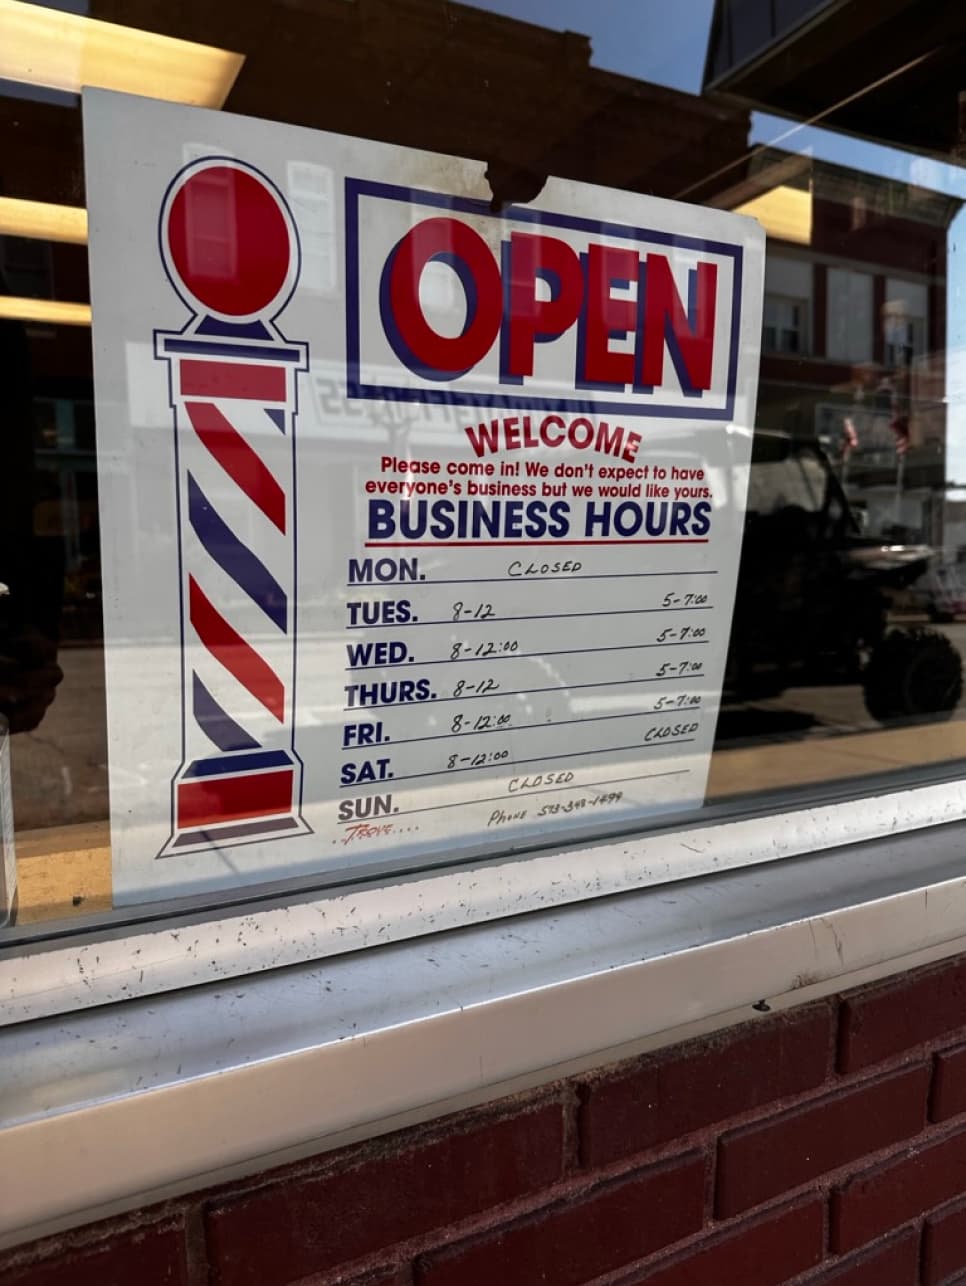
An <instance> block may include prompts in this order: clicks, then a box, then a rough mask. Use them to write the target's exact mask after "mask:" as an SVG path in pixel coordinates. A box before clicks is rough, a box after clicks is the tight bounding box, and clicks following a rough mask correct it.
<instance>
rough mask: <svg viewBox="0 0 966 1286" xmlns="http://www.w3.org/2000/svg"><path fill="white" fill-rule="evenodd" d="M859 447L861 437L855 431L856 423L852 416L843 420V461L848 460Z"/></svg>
mask: <svg viewBox="0 0 966 1286" xmlns="http://www.w3.org/2000/svg"><path fill="white" fill-rule="evenodd" d="M858 445H859V435H858V433H856V431H855V421H854V420H853V419H852V417H851V415H847V416H845V418H844V419H843V420H842V459H843V460H847V459H848V458H849V456H850V455H851V454H852V452H853V451H854V450H855V448H856V447H857V446H858Z"/></svg>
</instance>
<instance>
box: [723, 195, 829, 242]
mask: <svg viewBox="0 0 966 1286" xmlns="http://www.w3.org/2000/svg"><path fill="white" fill-rule="evenodd" d="M735 213H736V214H750V215H751V217H752V218H753V219H757V220H758V222H759V223H760V224H761V226H762V227H763V228H764V229H765V231H766V232H767V233H768V235H769V236H770V237H777V238H778V239H779V240H780V241H797V242H798V243H799V245H803V246H807V245H810V244H811V241H812V194H811V192H807V191H803V190H802V189H801V188H790V187H786V186H785V185H784V184H781V185H779V186H778V187H777V188H772V190H771V191H770V192H763V193H762V194H761V196H756V197H753V198H752V199H751V200H750V201H746V202H745V203H744V205H739V206H736V207H735Z"/></svg>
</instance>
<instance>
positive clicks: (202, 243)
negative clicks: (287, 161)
mask: <svg viewBox="0 0 966 1286" xmlns="http://www.w3.org/2000/svg"><path fill="white" fill-rule="evenodd" d="M163 239H164V242H165V247H164V248H165V250H166V252H167V253H166V258H167V261H168V266H169V269H170V270H171V272H172V274H173V275H174V277H175V278H176V280H175V283H174V284H175V285H176V287H178V288H179V291H180V292H181V293H182V294H184V295H186V296H187V297H188V302H189V303H191V304H192V305H193V306H195V307H198V308H199V310H201V311H204V312H208V313H214V314H216V315H218V316H221V317H225V318H229V319H231V320H232V321H236V322H245V321H250V320H252V319H254V318H257V317H262V316H265V315H266V314H271V313H274V312H277V311H278V310H279V309H280V308H281V306H282V305H283V304H284V302H285V300H286V299H287V297H288V295H289V293H290V292H291V289H292V286H293V285H294V274H293V271H292V270H293V268H294V265H295V263H296V261H297V247H296V245H295V232H294V228H293V227H292V225H291V221H290V218H289V217H288V215H287V212H286V210H285V207H284V205H283V203H282V200H281V198H280V196H279V195H278V194H277V193H276V192H275V190H274V188H273V187H272V185H271V184H269V182H268V181H267V180H266V179H264V178H263V177H262V176H261V175H259V174H257V173H253V172H252V170H251V169H249V168H247V167H244V166H242V165H240V164H238V163H236V162H233V161H229V160H221V161H209V162H207V163H204V164H202V165H201V166H199V168H198V169H197V170H194V171H193V172H189V173H188V174H187V176H186V177H185V178H184V179H183V180H182V182H181V183H180V185H179V186H178V187H177V188H176V189H175V190H174V191H173V193H172V194H171V195H170V196H169V200H168V203H167V211H166V217H165V220H164V224H163Z"/></svg>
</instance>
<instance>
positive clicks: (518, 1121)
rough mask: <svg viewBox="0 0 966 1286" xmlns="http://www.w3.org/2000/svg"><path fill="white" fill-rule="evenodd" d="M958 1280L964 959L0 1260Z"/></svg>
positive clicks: (194, 1275) (30, 1279)
mask: <svg viewBox="0 0 966 1286" xmlns="http://www.w3.org/2000/svg"><path fill="white" fill-rule="evenodd" d="M320 1093H324V1087H320ZM51 1164H52V1165H56V1158H55V1157H52V1158H51ZM7 1178H8V1179H9V1176H7ZM954 1281H956V1282H966V958H959V959H957V960H953V961H951V962H947V963H944V964H942V965H940V966H936V967H932V968H930V969H927V970H922V971H918V972H916V973H911V974H905V975H900V976H899V977H897V978H895V979H893V980H890V981H889V982H887V983H884V984H878V985H876V986H873V987H869V988H865V989H862V990H860V991H856V992H853V993H850V994H848V995H845V996H842V997H837V998H834V999H832V1000H829V1001H827V1002H822V1003H820V1004H815V1005H810V1006H808V1007H806V1008H803V1009H800V1010H793V1011H791V1012H789V1013H787V1014H784V1015H774V1014H762V1015H760V1016H756V1017H755V1020H754V1021H753V1022H749V1023H748V1024H747V1025H745V1026H742V1027H738V1028H732V1029H730V1030H729V1031H727V1032H725V1033H722V1034H721V1035H719V1036H718V1037H715V1038H711V1039H704V1040H701V1041H695V1042H692V1043H689V1044H687V1045H683V1046H676V1047H673V1048H670V1049H666V1050H663V1051H661V1052H659V1053H657V1054H653V1055H649V1056H647V1057H644V1058H640V1059H636V1060H634V1061H633V1062H630V1063H625V1064H622V1065H620V1066H617V1067H608V1068H603V1069H601V1070H600V1071H599V1072H597V1073H595V1074H593V1075H590V1076H584V1077H579V1078H575V1079H573V1080H567V1081H560V1082H556V1083H554V1084H551V1085H548V1086H545V1087H544V1088H542V1089H541V1090H539V1091H535V1092H533V1093H529V1094H527V1095H524V1096H520V1097H516V1098H513V1099H507V1100H503V1101H502V1102H498V1103H495V1104H492V1105H491V1106H489V1107H487V1108H485V1109H476V1110H473V1111H469V1112H466V1113H463V1114H460V1115H458V1116H452V1117H448V1118H445V1119H443V1120H440V1121H436V1122H433V1123H431V1124H429V1125H424V1126H421V1127H418V1128H415V1129H410V1130H406V1131H403V1132H400V1133H398V1134H394V1135H389V1136H385V1137H383V1138H381V1139H378V1140H373V1141H372V1142H369V1143H366V1144H363V1145H359V1146H355V1147H353V1148H350V1149H346V1150H343V1151H340V1152H335V1153H328V1154H324V1155H322V1156H320V1157H318V1158H316V1159H314V1160H312V1161H308V1162H302V1163H300V1164H298V1165H295V1166H290V1167H287V1168H285V1169H282V1170H275V1171H272V1172H268V1173H264V1174H260V1175H258V1176H256V1177H254V1178H251V1179H248V1180H245V1181H244V1182H240V1183H235V1184H232V1185H228V1186H225V1187H221V1188H216V1189H209V1190H207V1191H205V1192H202V1193H198V1194H196V1195H194V1196H192V1197H190V1198H184V1199H181V1200H178V1201H175V1202H170V1203H168V1204H166V1205H164V1206H158V1207H154V1208H152V1209H149V1210H144V1211H140V1212H138V1213H137V1214H134V1215H130V1216H125V1217H124V1218H122V1219H118V1220H114V1221H111V1222H108V1223H103V1224H99V1225H94V1226H92V1227H89V1228H84V1229H79V1230H77V1231H75V1232H72V1233H69V1234H66V1235H64V1236H61V1237H58V1238H51V1239H49V1240H47V1241H45V1242H39V1243H35V1244H34V1245H32V1246H28V1247H23V1248H21V1249H19V1250H17V1251H14V1252H8V1253H7V1254H6V1255H5V1256H0V1282H2V1283H3V1286H94V1284H95V1283H96V1286H162V1284H163V1286H293V1284H294V1283H298V1284H299V1286H334V1284H335V1283H345V1286H529V1284H530V1283H546V1284H547V1286H582V1284H583V1283H591V1282H593V1283H597V1284H598V1286H604V1284H605V1283H606V1284H607V1286H780V1283H790V1282H794V1283H796V1286H820V1284H821V1286H833V1284H834V1286H914V1284H918V1286H940V1283H946V1282H949V1283H952V1282H954Z"/></svg>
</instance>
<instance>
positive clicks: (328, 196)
mask: <svg viewBox="0 0 966 1286" xmlns="http://www.w3.org/2000/svg"><path fill="white" fill-rule="evenodd" d="M288 197H289V200H290V201H291V203H292V214H293V216H294V218H295V222H296V224H297V226H298V230H299V236H300V238H301V243H302V285H303V286H306V287H308V289H310V290H319V291H332V290H335V288H336V284H337V281H336V244H335V206H334V203H333V197H332V171H331V169H329V167H328V166H325V165H312V164H310V163H309V162H308V161H290V162H289V164H288Z"/></svg>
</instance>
